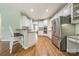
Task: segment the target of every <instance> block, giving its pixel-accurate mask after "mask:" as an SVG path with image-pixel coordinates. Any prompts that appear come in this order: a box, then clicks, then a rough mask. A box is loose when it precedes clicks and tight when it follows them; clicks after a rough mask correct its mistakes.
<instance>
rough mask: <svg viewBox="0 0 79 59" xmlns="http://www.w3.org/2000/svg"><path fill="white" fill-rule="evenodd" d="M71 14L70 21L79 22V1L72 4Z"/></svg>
mask: <svg viewBox="0 0 79 59" xmlns="http://www.w3.org/2000/svg"><path fill="white" fill-rule="evenodd" d="M71 16H72V18H71V23H79V3H73V4H72V8H71Z"/></svg>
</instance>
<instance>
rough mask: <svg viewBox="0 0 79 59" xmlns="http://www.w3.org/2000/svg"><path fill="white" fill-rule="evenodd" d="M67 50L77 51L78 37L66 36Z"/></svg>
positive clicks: (78, 46)
mask: <svg viewBox="0 0 79 59" xmlns="http://www.w3.org/2000/svg"><path fill="white" fill-rule="evenodd" d="M76 38H77V39H76ZM67 52H70V53H72V52H74V53H75V52H79V37H76V36H74V37H67Z"/></svg>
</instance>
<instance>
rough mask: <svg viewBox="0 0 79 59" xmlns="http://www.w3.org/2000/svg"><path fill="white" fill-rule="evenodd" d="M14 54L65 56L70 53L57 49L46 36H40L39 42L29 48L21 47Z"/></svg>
mask: <svg viewBox="0 0 79 59" xmlns="http://www.w3.org/2000/svg"><path fill="white" fill-rule="evenodd" d="M14 55H16V56H64V55H68V54H67V53H65V52H61V51H60V50H59V49H57V48H56V47H55V46H54V45H53V44H52V43H51V41H50V40H49V38H47V37H44V36H39V37H38V41H37V43H36V44H35V45H34V46H33V47H30V48H29V49H26V50H24V49H19V50H18V51H17V52H16V53H15V54H14Z"/></svg>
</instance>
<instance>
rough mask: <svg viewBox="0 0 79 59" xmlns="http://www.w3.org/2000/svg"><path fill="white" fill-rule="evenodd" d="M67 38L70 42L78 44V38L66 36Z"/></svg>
mask: <svg viewBox="0 0 79 59" xmlns="http://www.w3.org/2000/svg"><path fill="white" fill-rule="evenodd" d="M68 38H71V39H69V40H70V41H73V42H76V43H79V36H68Z"/></svg>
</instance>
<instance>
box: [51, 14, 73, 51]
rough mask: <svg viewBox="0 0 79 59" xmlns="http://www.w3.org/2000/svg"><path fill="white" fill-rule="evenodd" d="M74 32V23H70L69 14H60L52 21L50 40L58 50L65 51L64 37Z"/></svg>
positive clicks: (65, 42)
mask: <svg viewBox="0 0 79 59" xmlns="http://www.w3.org/2000/svg"><path fill="white" fill-rule="evenodd" d="M74 34H75V25H74V24H71V15H68V16H60V17H59V18H56V19H54V20H53V21H52V37H53V38H52V42H53V43H54V44H55V45H56V47H58V48H59V49H60V50H65V51H66V45H67V39H66V37H67V36H71V35H74Z"/></svg>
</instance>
